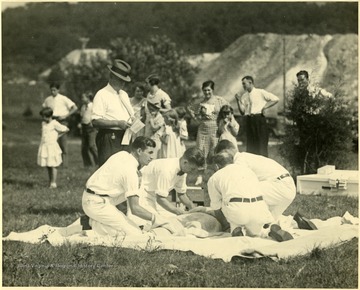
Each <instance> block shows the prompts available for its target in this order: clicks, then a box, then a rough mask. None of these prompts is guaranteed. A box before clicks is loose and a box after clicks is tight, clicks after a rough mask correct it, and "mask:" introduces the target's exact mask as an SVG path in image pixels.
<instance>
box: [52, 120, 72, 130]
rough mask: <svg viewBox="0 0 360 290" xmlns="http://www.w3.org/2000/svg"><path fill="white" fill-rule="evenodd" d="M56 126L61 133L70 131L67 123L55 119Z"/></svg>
mask: <svg viewBox="0 0 360 290" xmlns="http://www.w3.org/2000/svg"><path fill="white" fill-rule="evenodd" d="M54 127H55V130H56V131H57V132H59V133H64V132H67V131H69V129H68V127H66V126H65V125H62V124H60V123H59V122H58V121H56V120H55V122H54Z"/></svg>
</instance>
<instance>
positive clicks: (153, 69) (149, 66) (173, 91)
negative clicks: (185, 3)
mask: <svg viewBox="0 0 360 290" xmlns="http://www.w3.org/2000/svg"><path fill="white" fill-rule="evenodd" d="M110 47H111V50H110V51H111V53H110V56H111V58H112V59H116V58H120V59H124V60H126V61H127V62H128V63H129V64H130V65H131V75H132V78H133V80H134V81H138V82H139V81H140V82H141V81H144V80H145V78H146V77H147V76H148V75H149V74H151V73H156V74H158V75H159V77H160V79H161V87H162V88H163V89H164V90H165V91H166V92H168V93H169V95H170V97H171V98H172V101H173V105H179V104H185V103H186V102H187V100H188V99H189V98H190V91H191V89H192V85H193V82H194V79H195V74H196V73H197V68H194V67H192V66H191V65H190V64H189V63H188V61H187V59H186V57H185V55H184V53H183V51H181V50H178V49H177V46H176V44H175V43H173V42H172V41H171V40H170V39H169V38H168V37H167V36H159V35H156V36H153V37H151V38H150V40H148V41H146V40H145V41H142V42H140V41H138V40H136V39H131V38H125V39H124V38H116V39H113V40H112V41H111V42H110Z"/></svg>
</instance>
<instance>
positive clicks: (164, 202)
mask: <svg viewBox="0 0 360 290" xmlns="http://www.w3.org/2000/svg"><path fill="white" fill-rule="evenodd" d="M156 201H157V202H158V204H160V205H161V206H162V207H163V208H164V209H166V210H167V211H169V212H171V213H174V214H176V215H179V214H184V213H185V211H183V210H182V209H180V208H177V207H176V206H174V205H173V204H172V203H171V202H170V201H168V200H167V199H166V197H163V196H160V195H158V194H157V195H156Z"/></svg>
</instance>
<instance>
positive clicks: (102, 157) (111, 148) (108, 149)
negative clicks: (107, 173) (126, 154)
mask: <svg viewBox="0 0 360 290" xmlns="http://www.w3.org/2000/svg"><path fill="white" fill-rule="evenodd" d="M124 133H125V131H124V130H110V129H99V132H98V133H97V135H96V146H97V150H98V158H99V167H100V166H101V165H103V164H104V163H105V161H106V160H108V158H109V157H110V156H111V155H113V154H114V153H117V152H119V151H123V150H125V151H129V145H121V141H122V139H123V136H124Z"/></svg>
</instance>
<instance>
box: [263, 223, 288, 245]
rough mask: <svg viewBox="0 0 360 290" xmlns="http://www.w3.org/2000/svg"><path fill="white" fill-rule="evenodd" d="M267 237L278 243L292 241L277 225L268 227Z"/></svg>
mask: <svg viewBox="0 0 360 290" xmlns="http://www.w3.org/2000/svg"><path fill="white" fill-rule="evenodd" d="M269 237H271V238H273V239H274V240H275V241H278V242H285V241H288V240H293V239H294V238H293V236H292V235H291V234H290V233H289V232H287V231H284V230H282V229H281V227H280V226H279V225H275V224H274V225H271V226H270V232H269Z"/></svg>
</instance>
